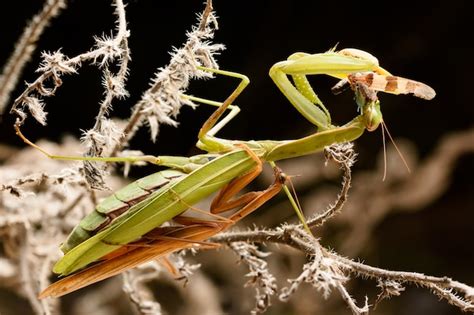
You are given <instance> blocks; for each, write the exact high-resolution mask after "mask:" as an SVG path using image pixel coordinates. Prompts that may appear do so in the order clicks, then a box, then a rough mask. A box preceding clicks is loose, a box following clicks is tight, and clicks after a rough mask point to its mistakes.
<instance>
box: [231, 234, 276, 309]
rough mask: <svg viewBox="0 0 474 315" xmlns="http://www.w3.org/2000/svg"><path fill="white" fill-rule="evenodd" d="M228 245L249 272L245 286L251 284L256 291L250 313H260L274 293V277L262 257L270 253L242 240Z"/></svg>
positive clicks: (268, 304) (268, 305) (268, 303)
mask: <svg viewBox="0 0 474 315" xmlns="http://www.w3.org/2000/svg"><path fill="white" fill-rule="evenodd" d="M229 247H230V248H231V249H232V250H233V251H234V252H235V253H236V254H237V255H239V257H240V260H241V261H242V262H243V263H245V264H246V265H247V266H248V268H249V269H250V272H249V273H248V274H247V275H246V276H247V277H250V280H249V281H247V283H246V284H245V286H253V287H255V291H256V295H255V298H256V305H255V308H254V309H253V310H252V312H251V314H262V313H264V312H265V311H266V310H267V308H268V307H270V305H271V303H270V298H271V297H272V296H273V295H274V294H275V293H276V291H277V286H276V282H275V281H276V279H275V277H274V276H273V275H272V274H271V273H270V271H269V270H268V265H267V262H266V261H265V260H263V259H262V258H265V257H267V256H268V255H270V253H264V252H262V251H260V250H258V248H257V247H256V246H255V245H253V244H247V243H244V242H235V243H231V244H229Z"/></svg>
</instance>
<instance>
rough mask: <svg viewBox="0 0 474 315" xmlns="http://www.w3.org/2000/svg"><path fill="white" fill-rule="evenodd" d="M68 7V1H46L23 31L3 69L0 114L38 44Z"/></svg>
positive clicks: (0, 76)
mask: <svg viewBox="0 0 474 315" xmlns="http://www.w3.org/2000/svg"><path fill="white" fill-rule="evenodd" d="M65 7H66V0H46V1H45V3H44V6H43V8H42V9H41V11H40V12H39V13H38V14H37V15H35V16H34V17H33V18H32V19H31V21H30V22H29V23H28V25H27V26H26V27H25V29H24V30H23V34H22V35H21V37H20V38H19V39H18V41H17V43H16V45H15V50H14V51H13V53H12V54H11V56H10V58H9V59H8V60H7V62H6V63H5V66H4V67H3V71H2V74H1V75H0V114H2V113H3V110H4V109H5V107H6V105H7V104H8V102H9V100H10V93H11V92H12V90H13V89H14V88H15V87H16V85H17V84H18V80H19V79H20V76H21V73H22V71H23V68H24V67H25V65H26V64H27V63H28V62H29V61H30V59H31V56H32V55H33V52H34V51H35V49H36V42H37V41H38V39H39V38H40V36H41V34H43V32H44V30H45V28H46V27H47V26H48V25H49V23H50V21H51V19H52V18H54V17H56V16H57V15H59V14H60V13H61V10H63V9H64V8H65Z"/></svg>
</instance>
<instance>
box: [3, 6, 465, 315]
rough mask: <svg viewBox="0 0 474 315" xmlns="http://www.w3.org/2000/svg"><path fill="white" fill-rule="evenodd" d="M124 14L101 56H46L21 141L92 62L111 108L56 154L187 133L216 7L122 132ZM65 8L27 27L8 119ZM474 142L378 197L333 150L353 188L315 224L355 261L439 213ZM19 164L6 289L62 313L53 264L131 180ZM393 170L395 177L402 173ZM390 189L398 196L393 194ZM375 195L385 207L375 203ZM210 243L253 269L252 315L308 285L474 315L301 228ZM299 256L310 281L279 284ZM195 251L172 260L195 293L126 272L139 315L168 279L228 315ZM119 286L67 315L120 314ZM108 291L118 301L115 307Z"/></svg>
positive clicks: (8, 219) (66, 166)
mask: <svg viewBox="0 0 474 315" xmlns="http://www.w3.org/2000/svg"><path fill="white" fill-rule="evenodd" d="M113 5H114V7H115V16H116V29H115V35H113V36H102V37H96V38H95V42H96V45H95V46H94V47H92V48H91V49H90V50H89V51H87V52H84V53H82V54H79V55H76V56H72V57H69V56H66V55H64V54H63V53H62V52H61V51H60V50H58V51H55V52H52V53H47V52H43V53H42V62H41V64H40V66H39V67H38V69H37V72H38V73H39V75H38V77H37V79H36V80H34V81H33V82H30V83H27V86H26V88H25V90H24V91H23V92H22V93H21V94H20V95H19V96H18V97H17V98H16V99H15V101H14V102H13V105H12V107H11V113H13V114H15V115H16V116H17V120H16V122H15V128H16V129H17V130H20V128H21V126H22V125H23V124H24V123H25V121H26V119H27V118H28V117H29V116H31V117H33V118H34V119H35V120H36V121H38V122H39V123H41V124H43V125H45V124H46V112H45V110H44V108H45V106H46V105H45V104H46V100H47V98H48V97H51V96H54V94H55V92H56V91H57V90H58V89H59V88H60V87H61V85H62V83H63V81H62V78H63V77H64V76H65V75H71V74H78V73H79V72H80V70H81V67H82V66H83V65H84V64H87V63H89V64H91V65H95V66H97V67H98V68H99V69H100V70H101V71H102V83H103V87H104V98H103V99H102V101H101V102H100V103H99V110H98V114H97V116H96V121H95V124H94V126H93V127H92V128H91V129H90V130H88V131H85V132H84V135H83V138H82V143H81V144H79V143H78V142H77V141H75V140H72V139H66V140H65V141H64V142H63V143H62V144H61V145H54V144H51V143H47V142H42V143H39V144H38V145H40V146H41V147H43V148H45V149H46V150H47V151H48V152H61V153H62V154H64V155H67V154H74V153H75V152H78V151H82V152H83V154H84V155H85V156H121V155H130V154H141V153H140V152H137V151H133V152H131V151H127V150H125V148H126V147H127V144H128V142H129V141H130V140H131V139H132V138H133V137H134V135H135V134H136V131H137V130H138V129H139V128H140V127H141V126H144V125H147V126H148V127H149V130H150V134H151V138H152V140H153V141H154V140H155V139H156V137H157V135H158V131H159V126H160V125H162V124H168V125H173V126H177V122H176V120H175V119H176V117H177V115H178V114H179V111H180V108H181V107H182V106H183V105H188V106H193V107H194V106H195V105H194V104H193V103H191V102H190V101H188V100H186V99H185V98H182V97H181V95H182V94H183V92H184V91H186V89H187V87H188V84H189V82H190V81H191V80H192V79H199V78H206V77H209V76H210V75H209V74H206V73H204V72H202V71H198V70H197V69H196V65H201V66H205V67H212V68H217V63H216V61H215V59H214V56H215V54H216V53H218V52H219V51H220V50H221V49H223V45H220V44H214V43H212V42H211V40H212V39H213V36H214V31H215V30H216V29H217V22H216V18H215V15H214V12H213V11H212V4H211V1H210V0H208V1H207V4H206V7H205V9H204V11H203V13H202V14H200V15H199V17H198V19H199V24H198V25H197V26H196V27H193V28H192V30H191V31H190V32H189V33H188V34H187V41H186V43H185V44H184V45H183V46H182V47H181V48H179V49H176V50H175V51H174V52H173V54H172V56H171V60H170V62H169V64H168V65H167V66H166V67H164V68H161V69H158V71H157V72H156V74H155V76H154V78H152V79H151V84H150V87H149V88H148V89H147V90H146V91H145V92H144V93H143V95H142V98H141V99H140V101H138V102H137V104H136V105H135V106H134V107H133V109H132V112H131V115H130V117H129V118H128V119H126V120H123V121H118V120H112V119H110V118H109V116H108V115H109V113H110V112H111V110H112V105H113V103H114V102H115V101H116V99H122V98H126V97H127V96H128V92H127V90H126V84H125V83H126V79H127V74H128V69H129V61H130V51H129V47H128V38H129V36H130V31H129V30H128V29H127V20H126V14H125V13H126V11H125V5H124V3H123V2H122V0H115V1H114V3H113ZM64 7H65V1H53V0H48V1H45V5H44V8H43V9H42V11H41V12H40V13H39V14H38V15H37V16H35V17H34V18H33V19H32V21H31V23H30V24H29V25H28V26H27V28H25V31H24V34H23V35H22V37H21V38H20V40H19V41H18V43H17V47H16V48H15V51H14V53H13V54H12V56H11V58H10V59H9V61H8V62H7V63H6V65H5V67H4V69H3V73H2V75H1V76H0V109H4V108H5V107H6V106H5V104H7V103H8V100H9V98H10V93H11V91H12V89H13V87H14V86H15V85H16V84H17V82H18V80H19V78H20V75H21V70H22V69H23V67H24V65H25V63H26V62H27V61H28V60H29V59H30V56H31V54H32V52H33V50H34V48H35V46H34V43H35V42H36V41H37V39H38V38H39V36H40V35H41V33H42V32H43V30H44V28H45V26H46V25H47V24H48V23H49V21H50V19H51V18H53V17H54V16H55V15H57V14H58V13H59V12H60V9H62V8H64ZM473 143H474V141H473V131H472V130H471V131H468V132H465V133H463V134H459V135H453V136H452V137H450V138H447V139H445V140H444V141H443V142H442V143H441V144H440V145H439V147H438V152H437V153H436V154H433V157H432V158H430V159H428V160H426V161H424V162H423V163H421V164H420V165H419V166H418V167H416V169H415V176H411V177H403V176H393V177H391V178H393V181H394V182H391V181H390V180H389V181H386V182H385V183H384V184H383V185H379V186H378V187H377V188H376V189H374V190H372V191H367V190H366V189H365V190H364V185H362V183H363V182H364V181H366V180H367V177H368V176H369V177H370V176H379V175H378V173H376V174H377V175H374V173H371V174H358V175H356V176H355V178H354V179H352V174H351V168H352V166H353V163H354V162H355V158H356V154H355V152H354V150H353V148H352V145H351V144H343V145H337V146H334V147H331V148H327V149H326V158H327V160H331V161H335V162H336V164H337V165H339V167H340V168H341V169H342V172H343V179H342V188H341V191H340V192H339V194H338V196H337V198H336V200H335V201H334V202H333V203H332V205H331V206H330V207H329V208H327V209H326V210H325V211H322V212H321V213H319V214H318V210H314V212H315V214H314V215H313V216H311V217H310V219H309V220H308V225H309V226H310V227H312V228H316V227H318V229H319V228H320V227H325V226H327V225H328V224H333V225H338V224H344V225H348V226H350V229H349V232H347V236H344V240H345V241H344V242H343V244H342V245H341V252H343V253H345V254H346V255H350V256H354V255H356V254H357V253H358V252H359V251H360V249H361V247H362V246H363V245H364V244H365V243H366V242H367V240H368V238H369V236H370V235H371V233H372V230H373V229H374V227H375V226H376V225H377V224H378V222H380V220H381V219H382V218H383V217H385V216H386V215H387V214H388V213H389V212H390V211H393V209H398V211H400V210H405V211H410V210H411V209H414V208H415V206H419V205H420V204H424V203H428V202H430V201H431V200H433V199H434V198H436V196H438V195H439V194H440V193H441V192H442V191H443V190H444V189H446V186H445V185H446V183H448V182H449V180H448V177H449V175H450V172H451V171H452V169H453V164H454V163H455V160H456V158H457V157H458V156H460V155H462V154H464V153H465V152H472V151H473V150H474V148H473V147H472V144H473ZM84 147H85V149H84ZM81 148H82V149H81ZM6 149H7V148H5V150H6ZM5 150H3V149H2V151H5ZM12 152H13V151H12ZM14 156H15V157H14V158H9V159H8V158H6V159H5V161H4V163H3V165H2V166H1V167H0V171H1V172H0V191H1V195H0V245H1V247H2V250H1V251H0V278H1V279H2V281H1V287H2V288H4V289H6V288H7V289H9V290H11V291H12V292H15V293H16V294H18V295H20V296H22V297H24V298H26V299H27V300H28V301H29V303H30V305H31V307H32V308H33V310H34V312H35V313H37V314H52V313H58V312H60V301H59V300H52V299H48V300H41V301H40V300H38V299H37V295H38V293H39V291H40V290H41V289H43V288H44V287H45V286H47V285H48V283H49V281H50V278H51V266H52V264H53V262H54V261H56V260H57V259H58V258H59V257H60V251H59V249H58V244H59V243H60V242H61V241H62V240H64V238H65V237H66V235H67V234H68V233H69V231H70V230H71V229H72V228H73V227H74V226H75V224H77V222H78V221H79V220H80V219H81V218H82V217H83V216H84V214H85V213H87V212H88V211H89V210H90V209H92V208H93V207H94V205H95V204H96V203H97V199H98V198H100V197H101V195H100V194H102V192H97V191H96V189H104V188H105V187H107V186H111V187H117V186H119V185H120V184H123V182H124V180H123V179H120V177H119V176H116V175H108V173H109V172H110V171H111V169H110V168H109V169H106V167H105V166H101V165H96V163H91V162H84V163H82V164H79V163H78V164H77V165H75V166H72V167H71V166H70V165H71V164H70V163H65V162H62V161H58V160H53V159H46V158H44V157H43V156H41V154H40V153H39V152H38V151H37V150H34V149H32V148H29V147H28V148H25V149H23V150H20V151H17V152H14ZM282 165H283V164H282ZM313 167H314V165H313ZM390 169H393V170H396V169H398V167H397V166H394V167H393V168H390ZM37 170H41V172H38V171H37ZM320 171H321V168H319V169H318V172H319V173H318V174H320ZM296 173H298V172H296ZM334 174H338V172H335V173H334ZM106 176H107V180H105V178H106ZM428 177H429V178H430V179H428ZM106 183H107V184H106ZM426 183H428V184H430V185H431V186H430V185H426ZM443 183H444V185H443ZM351 185H353V186H354V189H353V192H352V195H351V198H350V200H351V203H350V205H347V206H346V209H345V211H341V210H342V208H343V206H344V205H345V202H346V201H347V200H348V191H349V188H350V186H351ZM385 185H386V186H385ZM388 186H396V188H395V189H390V190H389V189H388V188H387V187H388ZM328 193H329V194H333V192H324V196H323V193H321V194H319V193H318V192H312V195H314V196H316V197H314V198H317V199H318V201H314V200H309V199H307V200H302V201H303V202H304V203H308V206H305V207H304V208H311V209H314V205H318V204H320V203H321V200H327V199H328V198H330V197H328ZM367 195H371V196H373V197H374V198H372V199H371V200H370V201H369V200H367V198H366V196H367ZM309 204H311V206H309ZM336 215H337V216H336ZM333 217H334V218H333ZM329 219H333V220H330V221H329ZM361 219H362V220H361ZM280 222H281V221H280ZM210 241H211V242H214V243H221V244H225V245H226V248H228V249H230V251H231V252H233V253H235V254H236V255H238V257H239V259H240V262H241V263H242V264H243V265H245V266H246V267H247V268H248V270H249V272H248V274H247V275H246V276H247V277H248V278H249V280H248V281H247V283H246V286H251V287H254V289H255V295H254V296H255V299H256V303H255V306H254V308H253V310H252V311H251V312H252V313H253V314H258V313H264V312H265V311H267V309H268V308H269V307H270V305H271V301H272V299H279V300H280V301H283V302H288V301H291V299H292V297H293V295H295V294H296V293H297V291H298V290H307V289H305V286H303V285H302V284H304V283H307V284H309V285H310V286H311V287H313V288H315V289H316V291H317V292H318V293H320V294H321V295H322V296H323V297H324V298H328V297H329V296H330V295H331V294H333V293H336V294H338V295H339V296H340V297H341V298H342V300H343V301H344V302H345V304H346V305H347V307H348V308H349V310H350V312H352V314H367V313H369V309H370V308H371V307H372V306H374V304H375V305H377V304H378V303H379V302H380V301H381V300H383V299H385V298H390V297H392V296H398V295H400V294H402V293H403V291H404V289H405V287H406V286H407V285H415V286H420V287H423V288H427V289H428V290H430V291H431V292H432V293H433V294H435V295H436V296H438V297H439V298H440V299H443V300H445V301H447V302H448V303H450V304H452V305H455V306H456V307H458V308H459V309H460V310H462V311H465V312H473V311H474V288H472V287H469V286H467V285H465V284H463V283H461V282H458V281H455V280H452V279H450V278H448V277H432V276H426V275H423V274H420V273H414V272H399V271H389V270H384V269H380V268H375V267H371V266H369V265H367V264H363V263H360V262H356V261H353V260H351V259H349V258H346V257H344V256H342V255H340V254H338V253H337V252H335V251H333V250H330V249H328V248H326V247H324V246H322V245H321V243H320V240H319V239H317V238H315V237H314V236H312V235H309V234H308V233H306V232H305V230H304V229H303V228H302V227H301V226H300V225H298V224H282V225H280V226H278V227H277V228H272V229H266V228H254V229H252V230H244V231H237V230H235V231H231V232H226V233H222V234H220V235H217V236H215V237H213V238H212V239H211V240H210ZM273 245H280V246H273ZM288 247H289V248H294V249H296V250H297V251H300V252H301V253H302V254H303V255H304V256H305V257H306V263H305V264H304V265H303V266H302V268H300V269H299V275H298V276H297V277H296V278H294V279H289V280H288V281H289V283H288V284H287V285H286V286H285V285H281V283H279V281H280V282H281V280H282V279H285V280H286V279H288V278H289V277H288V276H287V275H284V274H282V273H278V274H277V273H272V272H271V268H270V266H269V264H268V262H267V259H268V258H267V257H268V256H269V255H270V254H272V253H273V254H274V255H286V253H287V252H286V249H285V248H288ZM267 249H268V251H267ZM194 251H195V250H187V251H186V252H184V251H183V252H180V253H177V254H174V255H172V257H170V260H171V261H172V263H173V265H174V268H175V269H177V271H178V273H179V274H180V275H182V278H183V279H185V281H186V283H187V287H185V288H183V286H182V282H179V281H175V279H174V278H173V276H171V275H170V274H169V273H167V272H163V270H164V269H166V268H163V266H164V265H166V264H167V263H166V262H161V263H160V262H158V261H153V262H149V263H147V264H145V265H143V266H141V267H139V268H136V269H134V270H130V271H127V272H125V273H124V274H123V277H122V280H123V285H122V287H123V292H125V294H126V295H127V296H128V297H129V300H130V302H131V304H132V305H134V310H135V311H137V312H138V313H140V314H161V313H163V310H162V306H161V305H160V304H159V303H158V301H157V300H156V299H155V296H154V293H155V292H154V290H153V282H154V281H152V280H156V279H157V278H159V279H162V280H163V283H167V285H168V286H169V287H172V288H173V290H175V291H176V292H180V295H181V296H182V298H183V299H185V300H186V302H187V305H188V307H187V308H186V310H185V311H183V312H181V313H182V314H185V313H186V314H187V313H189V314H191V313H194V314H195V313H199V314H220V313H224V310H223V308H222V305H221V303H220V299H219V292H218V290H217V288H216V286H215V284H213V283H212V281H211V280H210V278H209V277H208V276H207V275H206V274H205V273H204V272H202V270H201V269H200V268H199V267H200V266H199V265H197V264H194V263H190V262H187V261H193V260H194V259H195V258H193V257H190V255H185V254H187V253H189V252H194ZM218 254H219V255H223V253H218ZM292 255H293V254H292ZM226 262H228V261H227V260H225V259H223V262H222V264H226ZM227 268H229V269H230V268H234V267H233V264H227ZM230 274H232V273H230ZM280 278H282V279H280ZM354 278H362V279H371V280H375V281H376V283H377V287H378V288H379V290H380V294H379V296H378V298H377V299H376V300H375V301H373V302H371V303H369V300H368V298H367V297H366V299H365V301H364V302H363V303H362V304H361V305H360V306H359V305H358V304H357V303H356V301H355V300H354V299H353V298H352V297H351V294H350V293H349V288H350V286H349V285H348V282H349V280H351V279H354ZM117 281H118V280H117V279H114V280H112V282H109V284H106V285H105V286H102V287H95V288H93V289H91V290H89V291H87V293H86V294H85V295H83V296H81V297H79V298H78V300H77V301H76V302H75V304H73V305H71V306H70V310H69V311H68V313H70V314H75V313H79V312H85V311H88V312H92V313H101V314H113V313H114V312H116V309H114V306H115V305H113V302H111V301H118V300H120V298H119V297H120V295H121V294H122V292H121V290H118V289H117V288H118V286H117V285H116V283H117ZM150 283H151V284H152V285H150ZM237 291H238V290H237ZM103 292H107V294H106V295H105V296H104V295H102V293H103ZM161 293H162V292H158V293H156V294H158V295H159V294H161ZM314 294H315V293H314ZM85 305H87V306H85ZM84 307H86V309H84ZM79 310H80V311H79Z"/></svg>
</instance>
